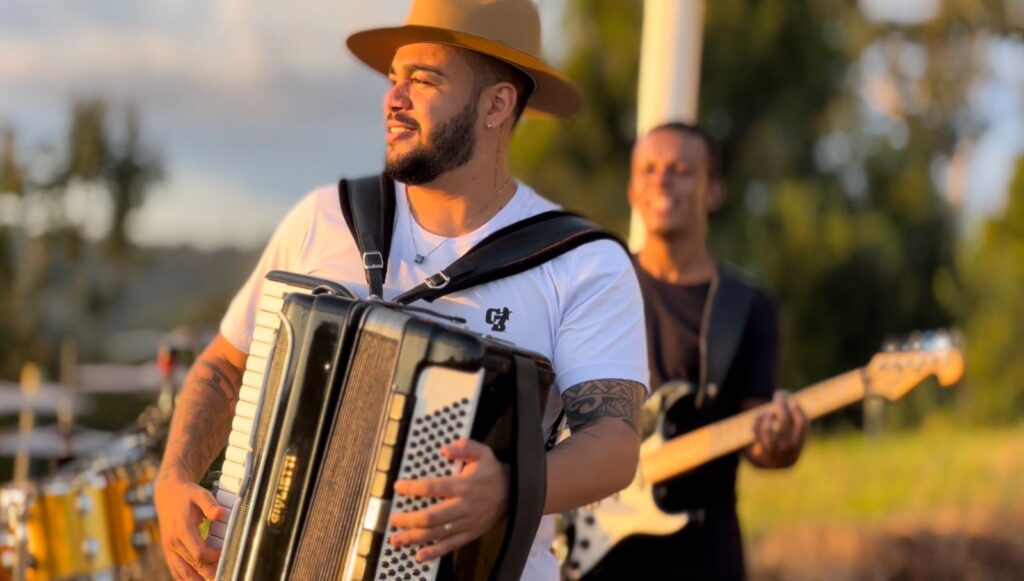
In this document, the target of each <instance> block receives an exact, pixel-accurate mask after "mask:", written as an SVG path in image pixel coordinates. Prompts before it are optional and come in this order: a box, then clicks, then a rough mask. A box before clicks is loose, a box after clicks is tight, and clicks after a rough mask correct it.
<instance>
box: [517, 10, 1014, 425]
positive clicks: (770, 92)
mask: <svg viewBox="0 0 1024 581" xmlns="http://www.w3.org/2000/svg"><path fill="white" fill-rule="evenodd" d="M1000 6H1001V5H1000V3H985V4H983V3H971V2H947V3H946V4H944V5H943V9H942V10H941V11H940V14H939V15H938V16H937V17H936V18H934V19H932V20H930V21H928V22H925V23H922V24H920V25H915V26H909V27H896V26H893V25H889V24H885V23H877V22H871V21H868V20H867V19H865V17H864V16H863V15H862V13H861V12H860V10H859V8H858V6H857V5H856V3H850V2H843V1H841V0H815V1H813V2H774V1H773V2H755V1H752V0H716V1H715V2H707V3H706V22H705V31H704V48H703V64H702V75H701V77H702V78H701V88H700V90H701V95H700V97H701V98H700V104H701V105H700V113H699V117H700V119H701V122H702V124H703V125H705V126H706V127H707V128H708V129H709V130H710V132H711V133H712V134H713V135H715V136H716V137H717V138H719V139H720V140H721V141H722V142H723V145H724V154H725V170H726V181H727V191H728V197H727V201H726V204H725V207H724V208H723V209H722V210H721V211H719V212H718V214H717V215H716V216H714V217H713V221H712V224H711V232H710V244H711V246H712V248H713V250H714V251H715V252H716V253H718V254H719V255H721V256H723V257H725V258H728V259H730V260H731V261H733V262H737V263H739V264H740V265H741V266H743V267H745V268H747V269H748V270H750V271H751V272H752V273H753V274H754V275H755V276H756V277H757V278H759V279H760V280H761V281H762V282H763V283H764V285H765V286H766V287H768V288H769V289H770V290H771V291H772V292H773V293H774V294H775V296H776V297H777V298H778V300H779V303H780V305H781V307H782V316H783V320H782V326H783V334H784V338H783V339H784V345H785V348H784V365H783V385H784V386H786V387H788V388H791V389H792V388H798V387H801V386H804V385H807V384H809V383H812V382H814V381H817V380H820V379H823V378H825V377H828V376H830V375H833V374H836V373H839V372H841V371H844V370H846V369H850V368H853V367H856V366H860V365H863V364H865V363H866V362H867V361H868V359H869V358H870V356H871V355H872V354H873V353H875V352H876V351H878V350H879V349H880V348H881V345H882V343H883V342H884V341H885V340H886V339H888V338H893V337H900V336H903V335H905V334H907V333H909V332H911V331H914V330H920V329H930V328H936V327H945V326H949V325H950V324H951V323H952V321H953V319H954V314H957V315H960V314H963V313H961V312H960V311H959V309H957V308H956V304H957V300H958V297H959V296H960V289H959V284H960V283H959V276H958V275H957V266H956V264H955V254H956V250H955V244H956V240H957V232H956V222H955V213H954V210H953V209H952V208H950V206H949V205H948V203H947V202H946V200H945V198H944V196H943V194H942V192H941V191H940V188H939V185H938V182H937V181H936V178H935V177H934V176H936V175H938V174H937V173H935V172H934V169H935V168H936V167H940V166H941V164H942V163H944V162H945V160H946V159H947V158H948V155H949V153H950V152H952V151H953V149H954V147H955V146H956V144H957V140H958V139H959V138H960V137H962V136H964V135H965V134H967V135H969V134H970V132H971V131H976V128H974V127H972V126H971V124H970V118H969V116H967V115H965V111H966V102H967V93H968V90H969V88H970V86H971V83H972V81H973V80H974V79H975V76H976V75H977V74H978V72H979V71H980V70H981V66H980V63H978V62H976V60H975V59H976V55H978V54H979V52H978V51H977V50H975V47H976V46H977V44H976V43H977V42H978V41H979V40H985V39H986V35H988V34H990V33H991V32H993V31H996V32H1001V31H1002V29H1001V28H999V27H998V26H994V25H993V24H992V23H993V22H995V21H998V19H999V14H1000V13H1001V12H1000V10H1001V8H1000ZM641 8H642V5H641V3H639V2H614V1H605V2H601V1H596V2H595V1H588V0H579V1H576V2H572V3H570V5H569V8H568V13H567V15H566V26H565V28H566V30H567V32H568V35H569V39H570V49H569V53H568V55H567V59H566V62H565V63H564V64H563V66H562V67H561V68H562V70H564V71H566V72H567V74H568V75H569V76H570V77H571V78H573V79H574V80H576V81H577V82H578V83H579V84H580V86H581V87H582V88H583V91H584V93H585V94H586V97H587V106H586V109H585V111H584V112H583V114H582V115H581V116H580V118H578V119H577V120H574V121H571V122H569V123H564V124H555V123H550V122H543V123H541V122H531V123H526V124H524V126H523V127H522V128H521V129H520V130H519V131H518V136H517V139H516V141H515V143H514V148H513V155H514V161H515V167H516V170H517V171H518V173H520V175H522V176H523V177H524V178H525V179H526V180H527V181H529V182H531V183H533V184H534V185H535V186H537V188H538V190H539V191H541V192H543V193H545V194H546V195H549V196H551V197H553V198H554V199H556V200H557V201H559V202H561V203H563V204H564V205H567V206H569V207H570V208H575V209H578V210H581V211H583V212H585V213H587V214H589V215H590V216H592V217H593V218H595V219H596V220H598V221H599V222H602V223H604V224H605V225H606V226H609V227H612V228H614V229H616V230H618V231H619V232H620V233H624V232H625V228H626V227H627V217H626V213H627V204H626V199H625V189H626V183H627V180H628V167H629V155H630V146H631V143H632V141H633V132H634V130H635V122H634V118H635V115H636V109H635V108H636V80H637V76H638V75H637V73H638V66H639V65H638V63H639V54H638V53H639V46H640V24H641V20H642V18H641ZM954 127H956V128H958V129H957V131H954ZM958 132H959V133H958ZM1011 279H1012V277H1011V276H1009V275H1008V276H1007V280H1008V281H1009V280H1011ZM1004 334H1005V331H1004ZM972 353H973V349H972ZM1018 359H1021V358H1018ZM1018 376H1024V374H1018ZM920 391H922V392H924V391H927V392H931V393H926V394H915V395H914V397H912V398H910V400H909V402H907V404H906V405H902V406H894V411H893V412H892V413H891V414H890V417H892V416H895V417H894V418H893V419H894V420H895V421H896V422H897V423H899V422H900V421H901V420H902V421H906V420H912V421H916V420H915V418H918V417H919V416H920V415H921V413H922V410H925V409H930V408H932V407H934V406H936V405H940V404H944V402H945V401H946V399H949V398H948V397H946V396H936V395H934V391H935V390H920Z"/></svg>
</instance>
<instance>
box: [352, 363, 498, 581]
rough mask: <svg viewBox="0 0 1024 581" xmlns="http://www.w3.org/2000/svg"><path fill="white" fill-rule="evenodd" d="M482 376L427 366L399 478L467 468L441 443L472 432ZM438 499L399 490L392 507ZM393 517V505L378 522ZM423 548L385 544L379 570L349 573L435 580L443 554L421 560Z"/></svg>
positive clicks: (418, 506)
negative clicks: (447, 455)
mask: <svg viewBox="0 0 1024 581" xmlns="http://www.w3.org/2000/svg"><path fill="white" fill-rule="evenodd" d="M483 376H484V370H483V369H480V370H478V371H476V372H469V371H461V370H457V369H452V368H449V367H440V366H431V367H427V368H426V369H424V370H423V371H422V372H421V373H420V376H419V379H418V383H417V387H416V403H415V407H414V409H413V413H412V418H411V421H410V422H409V432H408V435H407V437H406V441H405V446H404V448H403V452H402V458H401V462H400V465H399V470H398V478H400V479H409V480H415V479H420V478H442V477H446V476H453V475H455V474H458V473H459V471H460V470H462V462H453V461H451V460H448V459H447V458H445V457H444V455H442V454H441V447H442V446H445V445H447V444H451V443H452V442H454V441H456V440H460V439H467V438H469V435H470V430H471V428H472V424H473V418H475V417H476V407H477V402H479V398H480V386H481V384H482V382H483ZM438 502H440V501H439V500H438V499H435V498H417V497H412V496H404V495H395V496H394V501H393V503H392V505H391V511H394V512H410V511H416V510H424V509H426V508H428V507H431V506H433V505H435V504H437V503H438ZM389 518H390V511H389V512H388V514H386V515H385V518H384V519H380V521H378V522H385V523H386V522H387V521H388V520H389ZM367 520H368V521H369V520H370V519H367ZM373 532H378V533H379V531H373ZM396 532H398V530H397V529H395V528H394V527H392V526H391V525H390V524H389V525H387V529H386V530H385V531H384V534H383V536H382V537H381V539H380V540H381V541H382V543H386V542H387V539H389V538H390V537H391V535H393V534H395V533H396ZM420 548H422V545H414V546H409V547H402V548H398V549H395V548H392V547H390V546H388V545H386V544H385V546H383V547H382V548H381V549H380V553H379V558H378V559H376V563H377V565H376V570H375V571H374V572H373V575H372V576H367V577H360V576H357V575H347V576H345V577H344V578H345V579H360V578H366V579H407V578H411V579H418V580H424V581H426V580H432V579H434V578H435V577H436V576H437V573H438V570H439V561H440V560H439V559H434V560H432V561H427V562H425V563H418V562H416V552H417V551H418V550H419V549H420ZM353 561H354V560H353ZM354 562H355V561H354ZM356 569H358V566H356V567H353V573H355V572H357V571H355V570H356ZM407 576H408V577H407Z"/></svg>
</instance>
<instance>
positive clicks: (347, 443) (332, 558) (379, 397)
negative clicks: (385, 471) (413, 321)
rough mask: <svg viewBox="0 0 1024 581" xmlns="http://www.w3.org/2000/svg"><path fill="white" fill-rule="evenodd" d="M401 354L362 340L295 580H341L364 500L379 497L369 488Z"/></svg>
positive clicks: (389, 343)
mask: <svg viewBox="0 0 1024 581" xmlns="http://www.w3.org/2000/svg"><path fill="white" fill-rule="evenodd" d="M397 352H398V342H397V341H396V340H394V339H389V338H387V337H384V336H382V335H379V334H376V333H373V332H369V331H367V332H364V333H363V335H362V336H361V337H360V339H359V343H358V345H357V346H356V349H355V352H354V355H353V358H352V362H351V367H350V372H349V378H348V381H347V382H346V387H345V391H344V393H343V397H342V402H341V406H340V408H339V410H338V414H337V416H336V419H335V421H334V426H333V429H332V430H331V433H330V436H329V441H328V444H327V449H326V450H325V455H324V458H323V464H322V468H321V471H320V476H319V478H318V480H317V483H316V488H315V490H314V493H313V498H312V502H311V504H310V507H309V510H308V511H307V515H308V516H307V520H306V523H305V525H304V527H303V528H304V531H305V532H304V533H303V535H302V540H301V541H300V544H299V549H298V553H297V555H296V558H295V568H294V570H293V571H292V578H293V579H328V578H331V579H333V578H337V577H338V576H339V575H340V574H341V567H342V566H343V565H344V562H345V560H346V559H347V557H348V552H349V551H348V549H349V548H351V547H352V546H353V545H354V541H355V535H357V534H358V533H359V531H360V530H361V523H360V522H359V519H360V516H361V512H362V508H363V507H364V506H365V505H366V503H367V501H368V497H367V496H366V495H367V494H368V493H369V494H373V493H374V492H376V493H377V494H380V491H372V490H369V491H368V488H369V482H370V480H371V479H372V478H373V477H374V476H375V467H374V466H373V465H372V462H373V458H374V454H376V452H377V450H378V449H379V448H380V446H381V443H380V441H379V440H380V436H379V434H381V432H382V431H383V428H382V421H383V420H384V419H385V415H386V414H385V407H386V405H387V403H388V399H389V398H388V397H387V392H388V391H389V390H390V386H391V376H392V370H393V368H394V361H395V358H396V356H397Z"/></svg>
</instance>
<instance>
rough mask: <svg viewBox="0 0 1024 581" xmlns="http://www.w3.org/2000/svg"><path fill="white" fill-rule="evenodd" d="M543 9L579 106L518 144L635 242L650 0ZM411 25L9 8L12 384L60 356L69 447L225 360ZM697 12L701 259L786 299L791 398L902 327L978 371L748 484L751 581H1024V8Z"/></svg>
mask: <svg viewBox="0 0 1024 581" xmlns="http://www.w3.org/2000/svg"><path fill="white" fill-rule="evenodd" d="M539 5H540V7H541V14H542V21H543V24H544V42H545V51H546V54H547V56H548V57H549V58H550V60H552V61H553V62H554V63H556V65H557V66H558V67H559V68H561V69H562V70H564V71H566V72H567V74H568V75H569V76H571V77H572V78H573V79H575V80H576V81H577V82H578V83H579V84H580V85H581V86H582V87H583V89H584V91H585V93H586V95H587V97H588V105H587V108H586V110H585V111H584V112H583V113H582V114H581V115H580V116H579V117H578V118H577V119H575V120H572V121H569V122H565V123H557V122H550V121H528V122H526V123H524V125H523V126H522V127H521V129H520V130H519V131H518V135H517V138H516V142H515V145H514V149H513V153H514V156H513V160H514V165H515V166H516V168H517V171H518V173H519V175H520V176H521V177H523V178H524V179H525V180H526V181H528V182H529V183H531V184H533V185H534V186H536V187H537V189H538V190H539V191H541V192H542V193H545V194H546V195H548V196H550V197H552V198H554V199H556V200H558V201H559V202H561V203H563V204H565V205H566V206H568V207H570V208H573V209H576V210H580V211H584V212H586V213H588V214H590V215H591V216H593V217H594V218H595V219H597V220H598V221H600V222H602V223H603V224H605V225H607V226H608V227H611V228H614V229H616V230H617V231H618V232H619V233H621V234H625V233H626V228H627V224H628V208H627V205H626V202H625V197H624V191H625V184H626V179H627V174H628V164H627V160H628V153H629V146H630V144H631V142H632V140H633V139H634V137H635V127H636V92H637V74H638V63H639V50H640V28H641V22H642V10H641V8H642V3H641V2H639V0H627V1H622V0H543V1H541V2H539ZM407 6H408V3H407V2H406V0H376V1H374V2H362V1H360V2H355V1H349V2H343V1H336V2H314V1H309V0H299V1H295V2H287V3H283V2H270V1H267V0H226V1H222V2H214V3H210V2H196V1H182V0H174V1H170V0H159V1H150V2H134V3H129V2H123V1H112V0H89V1H84V0H77V1H71V2H68V1H57V0H33V1H27V0H26V1H20V0H0V131H2V132H3V139H2V141H0V154H2V159H0V161H2V165H0V383H2V384H3V385H4V389H5V390H14V389H17V386H16V382H17V380H18V377H19V372H20V370H21V369H22V366H23V365H24V364H25V363H26V362H29V361H32V362H35V363H37V364H39V365H40V366H41V368H42V369H43V371H44V375H45V376H46V377H48V378H49V379H50V380H52V381H57V380H58V379H62V378H61V375H62V373H61V368H62V367H61V362H60V360H61V355H60V354H61V351H62V347H61V346H62V345H63V346H64V348H63V349H64V352H65V354H66V353H67V352H68V349H69V348H68V347H67V346H68V345H69V344H72V345H74V346H75V347H74V349H73V350H74V352H75V359H76V360H78V361H79V362H80V364H81V365H80V367H79V372H78V373H77V374H75V376H74V378H68V377H64V378H63V379H64V380H65V382H66V383H70V384H74V385H76V386H77V387H79V388H81V390H82V391H83V393H92V394H96V395H95V396H94V397H93V401H94V402H98V403H94V405H92V406H91V407H92V408H93V409H92V411H91V412H88V413H87V412H86V411H85V410H87V408H88V407H89V406H85V405H84V404H83V406H82V410H83V411H82V413H81V414H80V415H81V417H80V418H79V421H80V423H82V424H85V425H88V426H91V427H94V428H101V429H105V430H113V429H116V428H117V427H118V426H119V425H121V424H123V423H124V422H126V421H127V418H130V417H131V415H132V414H134V413H136V412H137V410H138V409H139V408H140V406H142V405H144V404H145V403H146V402H148V401H150V400H152V399H153V398H154V397H155V394H156V391H155V390H156V387H157V386H158V384H159V376H158V375H157V374H156V372H155V371H154V369H153V365H152V360H153V358H154V357H155V355H156V352H157V349H158V346H159V345H160V344H161V343H167V342H171V343H173V344H175V345H177V346H180V347H182V349H183V350H185V351H187V350H188V349H190V348H195V347H197V346H198V345H201V344H202V342H203V341H204V340H206V339H208V338H209V337H210V335H211V333H212V332H213V329H215V326H216V323H217V321H218V320H219V317H220V315H221V313H222V312H223V309H224V307H225V306H226V303H227V301H228V300H229V298H230V296H231V295H232V293H233V292H234V290H235V289H236V288H237V287H238V285H239V284H240V283H241V281H242V279H243V278H244V277H245V276H246V274H247V273H248V270H249V269H250V268H251V266H252V264H253V263H254V261H255V258H256V255H257V253H258V251H259V248H260V247H261V245H262V243H263V242H264V241H265V240H266V239H267V237H268V236H269V234H270V232H271V231H272V229H273V227H274V225H275V224H276V223H277V221H278V220H279V219H280V218H281V216H282V215H283V213H284V212H285V211H287V209H288V208H289V207H290V206H291V204H293V203H294V202H295V201H297V200H298V199H299V198H300V197H301V196H302V195H303V194H304V193H305V192H307V191H309V190H310V189H312V188H313V187H315V186H318V185H321V184H324V183H329V182H332V181H334V180H336V179H337V178H339V177H340V176H343V175H349V176H353V175H361V174H365V173H368V172H372V171H376V170H378V169H379V168H380V165H381V156H382V152H383V122H382V116H381V113H380V98H381V96H382V95H383V92H384V91H385V88H386V86H387V85H386V82H385V80H384V79H382V78H381V77H379V76H378V75H376V74H375V73H372V72H370V71H369V70H368V69H366V68H365V67H363V66H362V65H361V64H359V63H358V62H357V61H356V60H355V59H354V58H353V57H352V56H351V55H349V53H348V52H347V50H346V49H345V47H344V39H345V38H346V36H347V35H348V34H349V33H351V32H353V31H356V30H360V29H365V28H368V27H373V26H385V25H395V24H397V23H400V22H401V21H402V19H403V18H404V16H405V12H406V9H407ZM706 10H707V14H706V21H705V24H704V49H703V51H704V55H703V63H702V75H701V86H700V120H701V121H702V123H704V124H705V126H706V127H708V128H709V130H710V132H711V133H712V134H713V135H714V136H716V137H717V138H719V139H720V140H721V141H722V142H723V144H724V153H725V160H726V176H727V181H728V186H729V187H728V190H729V197H728V201H727V205H726V207H725V208H724V209H723V210H722V211H721V212H720V215H718V216H716V217H715V218H714V220H713V222H712V226H711V228H712V233H711V236H712V244H713V247H714V248H715V250H716V251H717V252H718V253H719V254H720V255H722V256H723V257H725V258H727V259H729V260H731V261H732V262H735V263H737V264H739V265H741V266H743V267H745V268H746V269H748V270H749V271H750V272H751V273H752V275H753V276H754V277H755V278H756V279H757V280H758V281H759V282H760V283H761V284H762V285H763V286H765V287H766V288H767V289H769V290H770V291H771V292H772V293H773V294H774V295H775V297H776V298H777V299H778V301H779V303H780V305H781V308H782V314H783V332H784V344H785V348H784V365H783V368H784V371H783V378H782V379H783V385H784V386H785V387H786V388H789V389H794V390H796V389H799V388H801V387H803V386H805V385H808V384H810V383H812V382H814V381H818V380H821V379H824V378H826V377H829V376H831V375H835V374H837V373H839V372H842V371H845V370H847V369H851V368H853V367H856V366H859V365H863V364H864V363H866V362H867V361H868V360H869V359H870V357H871V355H872V354H873V353H874V352H876V351H878V350H879V349H880V348H881V346H882V344H883V341H885V340H888V339H894V338H896V339H898V338H900V337H905V336H907V334H909V333H912V332H913V331H915V330H923V329H934V328H958V329H959V330H960V331H961V332H962V336H963V338H964V345H965V352H966V353H967V360H968V373H967V376H966V378H965V380H964V381H963V382H962V383H961V384H960V385H958V386H957V387H954V388H951V389H949V390H940V389H939V388H938V387H937V386H936V385H934V384H932V383H927V384H925V385H923V386H921V387H920V388H918V389H917V390H915V391H914V392H913V393H912V394H911V395H910V396H908V397H907V398H906V399H904V400H902V401H900V402H897V403H892V404H885V405H884V406H880V407H879V406H874V407H871V408H868V409H869V410H870V411H869V413H868V414H867V415H865V413H864V410H865V408H862V407H861V406H855V407H854V408H853V409H850V410H847V411H846V412H842V413H840V414H837V415H835V416H833V417H830V418H828V419H826V421H824V422H822V423H821V424H818V427H816V429H815V432H814V434H813V436H812V442H811V444H810V445H809V447H808V449H807V451H806V454H805V456H804V458H803V459H802V460H801V462H800V464H799V465H798V466H797V467H796V468H795V469H793V470H790V471H784V472H779V473H772V474H766V473H763V472H756V471H753V470H748V469H746V468H744V469H743V471H742V473H741V483H740V486H741V490H740V498H741V512H742V517H743V519H744V524H745V527H746V530H745V534H746V536H747V539H748V555H749V557H748V560H749V565H750V567H751V574H752V576H753V577H755V578H760V579H774V578H800V577H801V576H804V577H806V578H828V577H832V578H871V579H875V578H902V579H925V578H934V577H936V576H942V575H945V573H942V571H946V570H950V571H953V574H952V577H951V578H973V579H1013V578H1024V537H1022V535H1021V531H1022V530H1024V424H1022V421H1021V418H1022V417H1024V331H1022V330H1021V325H1020V323H1019V322H1020V321H1024V292H1021V289H1020V287H1021V283H1022V282H1024V34H1022V33H1024V1H1022V0H1002V1H983V0H906V1H900V2H894V1H887V0H862V1H861V2H859V3H853V2H846V1H840V0H809V1H807V2H783V1H781V0H778V1H763V0H762V1H753V0H714V1H709V2H707V7H706ZM66 357H67V355H65V359H66ZM64 375H65V376H66V375H67V372H66V370H65V374H64ZM117 390H122V391H123V393H128V394H134V395H130V397H129V396H125V395H123V393H122V394H115V395H112V394H111V392H112V391H117ZM11 409H14V408H11ZM4 413H7V414H14V413H16V412H12V411H10V410H7V409H6V408H5V411H4ZM8 418H10V419H7V418H5V419H3V420H2V421H3V422H4V425H13V424H14V415H9V416H8ZM865 418H868V419H867V420H865ZM41 421H49V420H41ZM0 478H6V472H5V474H4V475H2V476H0ZM796 546H799V547H803V549H801V550H799V551H796V550H793V549H792V547H796ZM943 568H945V569H943ZM949 568H951V569H949Z"/></svg>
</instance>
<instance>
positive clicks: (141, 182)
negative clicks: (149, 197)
mask: <svg viewBox="0 0 1024 581" xmlns="http://www.w3.org/2000/svg"><path fill="white" fill-rule="evenodd" d="M104 174H105V175H104V177H105V179H106V183H107V189H108V190H109V192H110V198H111V201H112V202H113V204H112V210H111V214H112V224H111V226H110V232H109V233H108V234H107V249H108V250H109V251H110V252H111V253H112V254H113V255H114V256H117V257H124V256H125V255H126V254H127V253H128V251H129V250H130V249H131V242H130V240H129V238H128V219H129V217H130V216H131V213H132V212H133V211H134V210H135V209H136V208H138V207H139V206H140V205H142V202H143V201H144V200H145V195H146V193H147V191H148V190H149V188H150V186H151V185H152V184H153V183H154V182H155V181H157V180H159V179H160V178H161V177H162V175H163V173H162V170H161V168H160V163H159V161H157V160H156V158H155V157H154V156H153V155H152V154H151V153H150V152H148V151H146V149H145V148H144V147H143V145H142V144H141V142H140V138H139V116H138V113H137V112H136V111H135V109H134V108H132V109H129V110H128V111H127V113H126V115H125V137H124V139H123V140H122V141H121V142H120V143H118V144H117V145H116V146H115V147H114V148H113V151H112V153H111V155H110V160H109V162H108V164H107V167H106V168H105V171H104Z"/></svg>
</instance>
